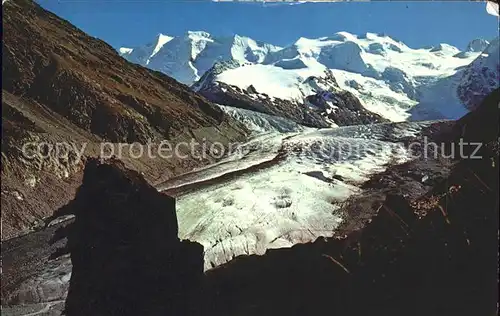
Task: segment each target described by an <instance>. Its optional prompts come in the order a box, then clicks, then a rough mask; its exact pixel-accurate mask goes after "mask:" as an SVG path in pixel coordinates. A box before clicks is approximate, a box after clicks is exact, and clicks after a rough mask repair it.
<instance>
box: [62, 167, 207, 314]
mask: <svg viewBox="0 0 500 316" xmlns="http://www.w3.org/2000/svg"><path fill="white" fill-rule="evenodd" d="M69 213H73V214H75V220H74V223H73V224H71V226H70V227H69V229H68V244H67V249H68V251H69V252H70V254H71V261H72V264H73V269H72V274H71V281H70V289H69V293H68V297H67V300H66V310H65V312H66V314H67V315H69V316H71V315H188V314H190V313H191V312H193V309H194V308H196V307H197V306H196V304H194V302H192V301H191V299H192V298H194V295H195V294H196V292H197V291H198V289H199V288H200V286H201V281H202V277H203V247H202V246H201V245H199V244H196V243H192V242H189V241H180V240H179V238H178V237H177V233H178V227H177V218H176V214H175V199H173V198H171V197H169V196H167V195H165V194H161V193H159V192H158V191H157V190H156V189H155V188H153V187H152V186H150V185H149V184H148V183H147V182H146V181H145V180H144V179H143V178H142V177H141V176H140V175H139V174H138V173H137V172H134V171H131V170H127V169H126V168H125V166H124V165H123V163H121V162H119V161H113V160H112V161H111V162H109V163H100V162H99V161H98V160H95V159H91V160H89V161H88V162H87V164H86V166H85V173H84V178H83V183H82V185H81V186H80V188H79V189H78V192H77V194H76V196H75V199H74V200H73V201H71V202H70V203H69V204H68V205H66V206H65V207H63V208H61V209H60V210H59V211H58V212H57V213H56V215H55V216H59V215H66V214H69Z"/></svg>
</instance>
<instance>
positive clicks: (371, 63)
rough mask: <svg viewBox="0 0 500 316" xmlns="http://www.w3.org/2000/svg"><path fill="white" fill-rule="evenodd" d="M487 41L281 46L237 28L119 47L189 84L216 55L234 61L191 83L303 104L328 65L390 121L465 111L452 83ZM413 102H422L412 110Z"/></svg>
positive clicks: (335, 39)
mask: <svg viewBox="0 0 500 316" xmlns="http://www.w3.org/2000/svg"><path fill="white" fill-rule="evenodd" d="M492 44H493V43H492ZM488 45H489V42H488V41H486V40H483V39H475V40H473V41H471V42H470V44H469V45H468V47H467V48H466V50H465V51H460V50H459V49H457V48H456V47H453V46H451V45H448V44H445V43H441V44H438V45H436V46H434V47H425V48H410V47H408V46H407V45H405V44H404V43H402V42H400V41H397V40H395V39H393V38H390V37H388V36H386V35H384V34H374V33H366V34H364V35H353V34H350V33H347V32H339V33H335V34H333V35H332V36H328V37H322V38H318V39H307V38H300V39H298V40H297V41H296V42H295V43H293V44H291V45H288V46H286V47H283V48H281V47H278V46H274V45H271V44H265V43H262V42H258V41H255V40H252V39H250V38H247V37H242V36H237V35H236V36H234V37H228V38H219V37H214V36H212V35H210V34H208V33H205V32H188V33H187V34H186V35H185V36H181V37H175V38H172V37H169V36H165V35H160V36H158V37H157V39H155V41H153V43H152V44H149V45H146V46H143V47H137V48H133V49H132V48H121V49H120V53H121V55H122V56H123V57H125V58H127V59H128V60H130V61H132V62H136V63H139V64H142V65H145V66H147V67H150V68H153V69H156V70H159V71H162V72H164V73H166V74H168V75H170V76H172V77H174V78H176V79H177V80H179V81H181V82H183V83H185V84H188V85H191V84H194V83H195V82H196V81H197V80H199V79H200V78H201V77H202V76H203V74H205V72H207V71H210V69H211V67H212V66H213V65H214V63H216V62H217V61H231V62H232V63H233V64H235V65H236V66H233V67H230V68H228V69H226V70H225V71H222V72H221V71H220V69H218V71H217V73H216V74H214V75H213V76H209V78H210V82H201V83H197V84H196V85H195V89H196V90H200V89H202V88H203V86H204V85H210V84H214V83H215V84H217V82H221V83H224V84H228V85H231V86H237V87H239V88H240V89H243V90H246V89H248V88H249V87H250V86H252V87H253V89H255V90H256V92H258V93H261V94H266V95H268V96H270V97H275V98H279V99H284V100H290V101H292V102H294V103H295V104H307V102H306V101H305V98H306V97H308V96H310V95H312V94H314V93H317V92H318V90H321V89H324V90H328V91H330V90H332V87H315V86H314V85H312V84H311V81H310V80H308V78H311V77H321V76H324V74H325V70H326V69H331V70H332V73H333V75H334V76H335V79H336V81H337V83H338V85H339V86H340V88H341V89H343V90H347V91H349V92H351V93H353V94H354V95H355V96H356V97H358V98H359V99H360V100H361V102H362V104H363V106H364V107H365V108H366V109H367V110H369V111H371V112H374V113H377V114H380V115H381V116H383V117H384V118H387V119H389V120H391V121H404V120H408V119H430V118H433V117H432V115H435V116H436V118H443V117H445V118H456V117H457V115H461V114H463V113H464V111H467V109H466V108H464V106H463V102H467V101H463V100H462V99H461V98H457V91H456V89H457V88H459V85H460V82H461V81H462V76H463V75H465V73H464V71H463V69H464V67H465V66H467V65H469V64H471V63H472V62H473V61H474V60H475V59H476V58H478V56H480V54H481V52H482V51H483V50H485V49H487V46H488ZM490 46H491V45H490ZM490 55H491V54H490ZM490 64H491V63H488V66H487V67H489V66H491V65H490ZM492 67H494V66H492ZM476 68H478V67H476ZM461 70H462V71H461ZM474 71H482V69H474ZM469 77H474V75H469ZM469 81H470V80H469ZM486 82H487V80H486ZM443 103H445V104H443ZM416 105H420V107H419V109H418V110H415V111H414V112H410V111H409V110H410V109H411V108H413V107H414V106H416ZM441 107H444V109H441ZM415 113H417V114H415ZM419 113H420V114H422V115H420V116H419V115H418V114H419Z"/></svg>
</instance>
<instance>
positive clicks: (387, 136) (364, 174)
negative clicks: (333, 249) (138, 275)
mask: <svg viewBox="0 0 500 316" xmlns="http://www.w3.org/2000/svg"><path fill="white" fill-rule="evenodd" d="M428 124H430V123H398V124H375V125H370V126H349V127H341V128H335V129H322V130H312V129H308V130H305V131H301V132H296V133H273V132H272V133H266V134H262V135H260V136H258V137H257V138H255V139H253V140H252V141H251V142H250V143H248V144H244V145H243V146H242V150H241V151H238V153H237V154H235V155H236V156H230V157H228V158H227V159H226V160H223V161H221V162H220V163H218V164H216V165H214V166H210V167H208V168H204V169H201V170H198V171H195V172H193V173H190V174H187V175H186V176H185V177H184V178H183V179H180V180H179V181H177V182H176V183H170V184H167V185H166V186H165V187H164V189H165V190H166V192H167V193H168V192H169V189H172V188H175V190H177V192H182V188H183V187H189V188H191V189H190V190H186V192H185V193H183V194H182V193H181V194H180V195H179V196H178V197H177V209H178V211H177V217H178V221H179V234H180V238H184V239H189V240H192V241H196V242H199V243H201V244H203V246H204V248H205V269H210V268H212V267H215V266H218V265H220V264H223V263H225V262H227V261H229V260H231V259H232V258H234V257H235V256H238V255H242V254H263V253H264V252H265V251H266V250H267V249H270V248H280V247H290V246H292V245H294V244H296V243H304V242H309V241H313V240H315V239H316V238H318V237H320V236H332V235H333V234H334V232H335V229H336V228H337V227H338V225H339V224H340V223H341V222H342V219H343V214H342V212H341V204H342V202H344V201H346V199H348V198H349V197H350V196H351V195H353V194H358V193H360V192H361V190H360V188H359V186H358V185H359V184H360V183H362V182H363V181H365V180H366V179H367V178H368V177H369V176H370V175H371V174H373V173H375V172H380V171H382V170H384V169H385V166H386V164H387V163H388V162H403V161H406V160H407V159H409V155H408V153H407V151H406V150H405V149H404V146H403V145H402V144H399V143H397V142H398V139H401V138H402V137H407V136H409V135H414V134H416V133H418V132H419V130H420V129H421V128H422V126H426V125H428ZM231 174H237V176H231ZM183 181H184V182H183ZM193 189H194V190H193Z"/></svg>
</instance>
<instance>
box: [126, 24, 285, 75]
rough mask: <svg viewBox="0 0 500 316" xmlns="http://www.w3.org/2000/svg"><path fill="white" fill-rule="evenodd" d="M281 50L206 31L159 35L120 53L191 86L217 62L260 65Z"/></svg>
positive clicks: (260, 43) (253, 41) (245, 39)
mask: <svg viewBox="0 0 500 316" xmlns="http://www.w3.org/2000/svg"><path fill="white" fill-rule="evenodd" d="M279 49H280V48H279V47H276V46H274V45H270V44H266V43H262V42H258V41H255V40H253V39H251V38H248V37H244V36H239V35H234V36H229V37H215V36H212V35H211V34H209V33H207V32H204V31H188V32H187V33H186V34H184V35H182V36H178V37H172V36H168V35H163V34H159V35H158V36H156V37H155V39H154V40H153V41H151V42H149V43H148V44H146V45H143V46H139V47H135V48H123V47H122V48H120V49H119V53H120V55H121V56H122V57H124V58H126V59H127V60H129V61H131V62H134V63H138V64H140V65H143V66H146V67H149V68H151V69H154V70H158V71H161V72H164V73H166V74H167V75H169V76H172V77H174V78H175V79H177V80H178V81H180V82H182V83H184V84H187V85H191V84H192V83H193V82H195V81H196V80H198V79H200V77H201V76H202V75H203V73H204V72H205V71H207V70H208V69H209V68H210V67H212V65H213V64H214V63H215V62H217V61H224V60H229V59H234V60H237V61H238V62H240V63H242V64H244V63H259V62H262V61H263V60H264V58H265V56H266V55H267V53H269V52H271V51H276V50H279Z"/></svg>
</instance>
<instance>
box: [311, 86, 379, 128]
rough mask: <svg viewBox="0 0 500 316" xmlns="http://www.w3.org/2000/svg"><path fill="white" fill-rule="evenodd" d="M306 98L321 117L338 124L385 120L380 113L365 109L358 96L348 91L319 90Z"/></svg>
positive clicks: (368, 122) (346, 124)
mask: <svg viewBox="0 0 500 316" xmlns="http://www.w3.org/2000/svg"><path fill="white" fill-rule="evenodd" d="M306 100H307V101H308V102H309V103H310V104H311V105H313V106H314V107H316V108H317V109H318V110H319V111H320V112H321V113H322V115H323V117H326V118H328V119H329V120H331V121H333V122H335V124H337V125H339V126H348V125H361V124H363V125H366V124H373V123H382V122H387V120H386V119H384V118H383V117H381V116H380V115H378V114H376V113H373V112H370V111H368V110H367V109H365V108H364V107H363V105H361V102H359V100H358V98H356V97H355V96H354V95H353V94H352V93H350V92H349V91H337V92H326V93H325V92H321V93H317V94H314V95H310V96H308V97H306Z"/></svg>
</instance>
